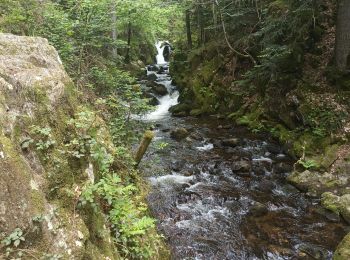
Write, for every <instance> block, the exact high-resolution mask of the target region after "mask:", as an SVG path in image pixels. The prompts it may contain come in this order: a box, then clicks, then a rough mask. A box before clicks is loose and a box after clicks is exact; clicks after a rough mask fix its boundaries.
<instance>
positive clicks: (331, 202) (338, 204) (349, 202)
mask: <svg viewBox="0 0 350 260" xmlns="http://www.w3.org/2000/svg"><path fill="white" fill-rule="evenodd" d="M321 204H322V206H323V207H325V208H326V209H328V210H330V211H332V212H334V213H336V214H338V215H339V214H340V215H341V216H342V217H343V218H344V219H345V220H346V221H347V222H348V223H350V194H345V195H343V196H337V195H334V194H333V193H331V192H325V193H323V194H322V199H321Z"/></svg>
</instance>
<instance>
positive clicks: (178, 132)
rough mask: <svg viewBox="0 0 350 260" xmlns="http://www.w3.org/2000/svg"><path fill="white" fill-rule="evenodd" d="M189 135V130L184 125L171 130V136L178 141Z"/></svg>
mask: <svg viewBox="0 0 350 260" xmlns="http://www.w3.org/2000/svg"><path fill="white" fill-rule="evenodd" d="M188 135H189V132H188V131H187V130H186V129H185V128H183V127H181V128H176V129H174V130H172V131H171V132H170V137H171V138H173V139H175V140H177V141H180V140H182V139H184V138H186V137H187V136H188Z"/></svg>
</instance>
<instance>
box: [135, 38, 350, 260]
mask: <svg viewBox="0 0 350 260" xmlns="http://www.w3.org/2000/svg"><path fill="white" fill-rule="evenodd" d="M157 49H158V56H157V63H158V64H157V68H158V69H159V68H162V69H160V70H158V72H159V71H161V73H155V72H153V71H148V75H150V74H152V73H154V74H155V76H156V77H155V78H156V80H155V81H156V82H157V84H158V83H159V84H163V85H164V86H165V87H166V89H167V91H168V94H166V95H164V96H162V97H160V96H157V99H158V100H159V105H158V106H157V108H156V110H155V111H154V112H152V113H150V114H148V115H147V116H146V117H145V120H147V121H149V122H151V123H153V124H154V125H155V126H156V128H155V132H156V144H155V145H154V147H153V148H151V149H150V151H149V152H148V154H147V155H146V159H145V160H144V162H143V164H142V168H143V170H144V172H145V173H146V177H147V178H148V179H149V181H150V183H151V186H152V191H151V193H150V195H149V198H148V201H149V205H150V208H151V210H152V212H153V214H154V216H155V217H156V218H157V220H158V228H159V231H160V233H162V234H164V236H165V237H166V241H167V242H168V244H169V246H170V248H171V251H172V255H173V258H174V259H205V260H206V259H331V258H332V254H333V252H334V250H335V247H336V246H337V244H338V243H339V242H340V241H341V239H342V237H343V236H344V235H345V234H346V230H345V225H344V224H343V223H342V221H341V220H339V217H338V216H337V215H335V214H331V213H328V212H325V211H324V210H323V209H321V208H320V207H319V203H318V201H317V200H315V199H311V198H309V197H306V196H305V195H304V194H302V193H300V192H299V191H298V190H297V189H296V188H294V187H293V186H291V185H289V184H288V183H287V182H286V180H285V178H286V176H288V174H290V172H291V171H292V169H293V163H294V162H293V161H292V160H291V159H290V158H289V157H288V156H287V154H286V153H285V151H283V149H282V147H281V146H280V145H279V144H278V143H276V142H274V141H273V140H272V139H271V138H270V137H269V136H267V135H263V134H261V135H257V134H252V133H250V132H249V131H248V130H247V129H245V128H242V127H238V126H234V125H233V124H232V123H231V122H227V121H225V120H221V119H218V118H216V117H214V116H207V117H203V118H192V117H187V118H174V117H171V116H170V114H169V112H168V109H169V108H170V107H171V106H173V105H175V104H177V98H178V92H177V91H176V87H175V86H173V85H172V84H171V82H172V81H171V77H170V75H169V64H168V63H167V62H165V60H164V57H163V48H162V45H161V43H158V44H157ZM176 129H180V132H181V131H182V132H183V135H184V136H182V137H183V138H180V137H179V136H177V135H176ZM171 136H172V137H173V138H171ZM174 137H175V139H174ZM176 137H177V138H176ZM157 143H167V146H165V145H163V147H162V149H159V148H157Z"/></svg>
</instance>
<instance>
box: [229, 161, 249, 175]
mask: <svg viewBox="0 0 350 260" xmlns="http://www.w3.org/2000/svg"><path fill="white" fill-rule="evenodd" d="M231 170H232V171H233V172H244V173H246V172H249V171H250V170H251V163H250V162H249V161H247V160H241V161H237V162H233V163H232V164H231Z"/></svg>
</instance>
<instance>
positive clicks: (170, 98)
mask: <svg viewBox="0 0 350 260" xmlns="http://www.w3.org/2000/svg"><path fill="white" fill-rule="evenodd" d="M163 43H164V42H162V41H159V42H157V43H156V48H157V51H158V54H157V64H156V66H157V67H158V68H159V71H161V68H163V69H164V71H165V72H163V73H159V71H158V72H153V71H147V74H148V75H150V74H152V73H154V74H155V75H156V76H157V80H156V82H157V83H159V84H162V85H164V86H165V87H166V89H167V91H168V94H166V95H165V96H162V97H161V96H157V97H156V98H157V99H158V101H159V105H158V106H157V107H156V110H155V111H153V112H151V113H149V114H147V115H146V116H145V118H144V119H145V120H147V121H158V120H161V119H164V118H165V117H168V116H169V115H170V113H169V108H170V107H172V106H174V105H176V104H178V101H177V100H178V98H179V92H178V91H177V90H176V87H175V86H174V85H172V84H171V81H172V80H171V77H170V76H169V74H168V73H167V71H168V70H169V63H168V62H166V61H165V58H164V55H163V51H164V46H162V45H163Z"/></svg>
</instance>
